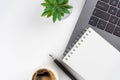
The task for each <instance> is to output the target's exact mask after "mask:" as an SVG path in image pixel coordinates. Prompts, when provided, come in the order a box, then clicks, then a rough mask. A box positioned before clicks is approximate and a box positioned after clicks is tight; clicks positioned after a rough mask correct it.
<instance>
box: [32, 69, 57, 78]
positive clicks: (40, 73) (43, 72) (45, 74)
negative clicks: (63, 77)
mask: <svg viewBox="0 0 120 80" xmlns="http://www.w3.org/2000/svg"><path fill="white" fill-rule="evenodd" d="M32 80H56V76H55V74H54V73H53V72H52V71H51V70H48V69H39V70H37V71H36V72H35V73H34V74H33V77H32Z"/></svg>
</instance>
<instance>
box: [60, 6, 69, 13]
mask: <svg viewBox="0 0 120 80" xmlns="http://www.w3.org/2000/svg"><path fill="white" fill-rule="evenodd" d="M62 10H63V12H64V13H68V14H70V11H69V10H68V9H66V8H64V7H62Z"/></svg>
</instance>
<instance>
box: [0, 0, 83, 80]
mask: <svg viewBox="0 0 120 80" xmlns="http://www.w3.org/2000/svg"><path fill="white" fill-rule="evenodd" d="M41 2H43V0H0V79H1V80H27V78H28V77H27V76H28V75H29V74H30V73H31V72H32V71H33V70H34V69H35V68H36V67H38V66H41V65H44V64H50V65H54V63H52V60H51V59H50V58H49V56H48V54H50V53H52V54H53V55H54V56H55V57H58V58H60V57H62V54H63V52H64V49H65V47H66V45H67V43H68V41H69V38H70V35H71V34H72V31H73V29H74V26H75V23H76V21H77V19H78V16H79V14H80V12H81V8H82V6H83V3H84V0H72V5H73V7H74V8H73V10H72V13H71V15H70V16H69V17H68V18H67V19H64V20H62V21H61V22H56V23H54V24H53V23H52V20H51V19H47V18H45V17H41V16H40V15H41V13H42V11H43V9H44V8H43V7H42V6H41V5H40V4H41ZM58 71H59V72H58V74H59V76H60V78H59V79H60V80H65V79H66V80H68V78H67V77H66V76H65V75H64V74H63V73H62V71H60V70H59V69H58ZM61 76H62V77H61Z"/></svg>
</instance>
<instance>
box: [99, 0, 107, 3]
mask: <svg viewBox="0 0 120 80" xmlns="http://www.w3.org/2000/svg"><path fill="white" fill-rule="evenodd" d="M101 1H103V2H105V3H108V2H109V0H101Z"/></svg>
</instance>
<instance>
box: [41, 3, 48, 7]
mask: <svg viewBox="0 0 120 80" xmlns="http://www.w3.org/2000/svg"><path fill="white" fill-rule="evenodd" d="M41 5H42V6H45V7H49V4H47V3H41Z"/></svg>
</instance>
